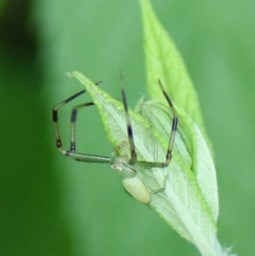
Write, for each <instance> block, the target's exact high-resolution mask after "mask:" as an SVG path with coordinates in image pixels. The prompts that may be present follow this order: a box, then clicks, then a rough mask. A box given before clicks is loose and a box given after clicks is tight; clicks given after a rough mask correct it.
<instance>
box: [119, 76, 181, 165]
mask: <svg viewBox="0 0 255 256" xmlns="http://www.w3.org/2000/svg"><path fill="white" fill-rule="evenodd" d="M158 83H159V86H160V88H161V90H162V93H163V94H164V96H165V98H166V100H167V102H168V105H169V107H170V109H171V111H172V113H173V121H172V126H171V133H170V139H169V143H168V148H167V152H166V160H165V162H164V163H157V162H148V161H139V162H140V163H143V164H146V165H148V167H159V168H164V167H167V166H168V165H169V164H170V162H171V159H172V150H173V145H174V138H175V134H176V130H177V125H178V116H177V113H176V110H175V108H174V105H173V103H172V101H171V99H170V97H169V96H168V95H167V93H166V91H165V90H164V88H163V86H162V83H161V82H160V80H158ZM121 95H122V101H123V105H124V111H125V116H126V122H127V133H128V141H129V146H130V154H131V159H130V161H129V163H130V164H135V163H136V162H137V154H136V151H135V143H134V138H133V129H132V125H131V121H130V117H129V114H128V107H127V100H126V95H125V91H124V90H123V89H122V90H121Z"/></svg>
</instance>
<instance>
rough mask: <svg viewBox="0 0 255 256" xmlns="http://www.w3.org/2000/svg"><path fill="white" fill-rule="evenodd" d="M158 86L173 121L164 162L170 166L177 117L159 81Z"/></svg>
mask: <svg viewBox="0 0 255 256" xmlns="http://www.w3.org/2000/svg"><path fill="white" fill-rule="evenodd" d="M158 83H159V86H160V88H161V90H162V92H163V94H164V96H165V98H166V100H167V103H168V105H169V107H170V109H171V111H172V113H173V121H172V128H171V133H170V139H169V143H168V149H167V152H166V162H165V166H168V165H169V164H170V161H171V159H172V151H173V146H174V138H175V134H176V131H177V126H178V116H177V112H176V110H175V108H174V105H173V103H172V101H171V99H170V97H169V96H168V95H167V93H166V91H165V90H164V88H163V85H162V83H161V81H160V80H158Z"/></svg>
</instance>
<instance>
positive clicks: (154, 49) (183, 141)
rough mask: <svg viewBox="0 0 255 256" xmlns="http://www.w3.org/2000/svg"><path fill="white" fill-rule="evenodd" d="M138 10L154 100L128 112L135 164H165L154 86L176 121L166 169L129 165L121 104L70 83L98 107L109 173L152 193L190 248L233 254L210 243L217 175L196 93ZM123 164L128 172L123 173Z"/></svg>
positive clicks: (165, 128) (160, 32)
mask: <svg viewBox="0 0 255 256" xmlns="http://www.w3.org/2000/svg"><path fill="white" fill-rule="evenodd" d="M141 4H142V10H143V20H144V30H145V55H146V67H147V77H148V90H149V92H150V95H151V97H152V100H151V101H148V102H146V101H143V100H141V101H140V103H139V104H138V106H137V108H136V110H135V111H134V112H130V116H131V121H132V126H133V128H134V139H135V144H136V150H137V153H138V158H139V159H141V160H142V161H148V162H155V161H160V162H163V161H164V157H165V152H166V149H167V145H168V140H167V138H168V137H169V124H170V123H171V120H172V115H171V113H170V112H169V108H168V106H167V104H166V102H165V100H164V99H163V98H162V97H163V96H162V95H163V94H162V92H161V91H160V87H159V86H158V85H157V80H158V79H160V80H161V81H162V82H163V85H164V88H165V90H166V91H167V93H168V94H169V95H170V96H171V99H172V100H173V102H174V105H175V106H176V109H177V113H178V116H179V119H180V125H179V128H178V132H177V136H176V140H175V145H174V152H173V157H172V161H171V163H170V165H169V166H168V167H165V168H154V167H151V166H150V165H148V164H146V163H141V164H139V162H138V165H134V166H129V162H128V158H130V156H129V151H130V149H129V146H128V143H127V140H128V137H127V132H126V118H125V113H124V109H123V106H122V103H121V102H119V101H117V100H115V99H113V98H112V97H111V96H109V95H108V94H106V93H105V92H103V91H102V90H101V89H99V88H98V87H97V86H95V85H94V83H93V82H91V81H90V80H89V79H87V78H86V77H84V76H83V75H81V74H80V73H79V72H72V73H70V76H72V77H74V78H76V79H78V80H79V81H80V82H81V83H82V84H83V85H84V86H85V88H86V91H87V92H88V93H89V94H90V96H91V97H92V100H93V102H94V104H95V105H96V107H97V108H98V111H99V114H100V115H101V117H102V121H103V124H104V126H105V129H106V133H107V135H108V137H109V139H110V141H111V142H112V144H113V145H114V146H115V148H116V152H115V157H114V159H115V160H114V165H115V164H116V159H117V161H119V162H120V164H121V165H119V166H117V168H116V165H115V166H114V169H115V171H116V170H117V171H118V172H119V173H120V174H121V175H123V176H124V179H126V178H129V175H130V173H129V170H131V169H132V168H133V169H135V174H136V175H135V177H136V178H138V180H139V182H141V184H143V185H144V186H145V188H146V189H147V190H148V192H149V194H150V199H149V200H148V202H147V201H146V203H148V204H149V206H150V207H152V208H154V209H155V210H156V211H157V212H158V213H159V214H160V215H161V216H162V217H163V218H164V219H165V220H166V221H167V222H168V223H169V224H170V225H171V226H172V227H173V228H174V229H175V230H176V231H177V232H178V233H179V234H180V235H181V236H182V237H184V238H185V239H187V240H188V241H190V242H192V243H193V244H194V245H195V246H196V247H197V248H198V250H199V251H200V253H201V254H202V255H206V256H214V255H219V256H221V255H226V256H227V255H231V253H230V252H229V250H228V249H225V248H222V246H221V245H220V243H219V242H218V240H217V236H216V231H217V219H218V212H219V207H218V189H217V180H216V172H215V167H214V163H213V159H212V154H211V146H208V144H209V145H210V143H209V139H208V138H207V136H206V133H205V128H204V125H203V121H202V117H201V111H200V107H199V103H198V100H197V96H196V92H195V90H194V88H193V86H192V82H191V80H190V78H189V76H188V74H187V71H186V68H185V65H184V63H183V61H182V59H181V57H180V55H179V53H178V51H177V50H176V48H175V46H174V44H173V42H172V41H171V39H170V38H169V36H168V35H167V33H166V32H165V30H164V29H163V28H162V27H161V25H160V23H159V22H158V20H157V19H156V17H155V15H154V13H153V10H152V8H151V6H150V3H149V1H147V0H142V1H141ZM155 152H157V154H155ZM155 158H156V159H155ZM123 164H124V165H125V166H128V167H127V168H123ZM127 169H128V172H126V171H127ZM126 175H128V176H126ZM129 192H130V191H129ZM142 193H143V191H142V190H139V189H138V190H136V191H135V192H134V194H132V193H131V194H132V195H134V197H135V198H136V195H137V194H138V196H139V194H142ZM140 201H142V200H140Z"/></svg>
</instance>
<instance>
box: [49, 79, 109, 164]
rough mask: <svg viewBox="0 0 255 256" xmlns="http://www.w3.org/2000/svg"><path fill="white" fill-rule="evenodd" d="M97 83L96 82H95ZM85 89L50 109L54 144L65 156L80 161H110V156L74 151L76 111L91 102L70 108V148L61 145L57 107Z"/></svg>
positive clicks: (81, 92)
mask: <svg viewBox="0 0 255 256" xmlns="http://www.w3.org/2000/svg"><path fill="white" fill-rule="evenodd" d="M96 84H98V83H96ZM85 92H86V90H85V89H83V90H81V91H79V92H77V93H76V94H74V95H72V96H71V97H69V98H67V99H65V100H63V101H61V102H60V103H58V104H57V105H56V106H55V107H54V108H53V110H52V119H53V124H54V130H55V136H56V145H57V148H58V149H59V151H60V152H61V153H62V154H63V155H64V156H67V157H71V158H72V159H74V160H76V161H82V162H91V163H110V162H111V158H110V157H105V156H100V155H94V154H86V153H80V152H77V151H76V142H75V127H76V120H77V113H78V110H80V109H81V108H85V107H90V106H93V105H94V103H93V102H86V103H83V104H80V105H77V106H75V107H74V108H73V109H72V114H71V140H70V149H69V150H66V149H64V148H63V146H62V139H61V136H60V131H59V125H58V119H59V118H58V112H59V109H60V108H62V107H63V106H65V105H66V104H67V103H69V102H70V101H72V100H74V99H75V98H77V97H79V96H80V95H82V94H83V93H85Z"/></svg>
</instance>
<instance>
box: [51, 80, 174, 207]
mask: <svg viewBox="0 0 255 256" xmlns="http://www.w3.org/2000/svg"><path fill="white" fill-rule="evenodd" d="M99 83H100V82H97V83H95V85H98V84H99ZM158 84H159V86H160V88H161V91H162V93H163V95H164V97H165V99H166V101H167V103H168V105H169V108H170V110H171V111H172V113H173V119H172V126H171V132H170V137H169V143H168V149H167V151H166V158H165V162H148V161H140V160H138V159H137V153H136V148H135V141H134V136H133V129H132V124H131V119H130V116H129V112H128V105H127V99H126V94H125V91H124V89H123V88H122V89H121V97H122V102H123V107H124V113H123V114H124V115H125V119H126V125H127V126H126V127H127V138H128V144H129V148H130V149H129V150H130V159H129V160H128V161H124V160H123V159H122V158H120V157H117V158H116V157H107V156H101V155H96V154H87V153H81V152H78V151H77V150H76V134H75V127H76V120H77V113H78V110H80V109H81V108H85V107H90V106H93V105H94V103H93V102H92V101H90V102H85V103H82V104H79V105H77V106H75V107H73V109H72V113H71V138H70V148H69V149H68V150H66V149H64V148H63V145H62V139H61V136H60V131H59V125H58V121H59V118H58V112H59V110H60V108H62V107H63V106H65V105H66V104H67V103H69V102H70V101H72V100H74V99H76V98H77V97H79V96H80V95H82V94H84V93H85V92H86V90H85V89H83V90H81V91H79V92H77V93H75V94H74V95H72V96H71V97H69V98H67V99H65V100H63V101H61V102H60V103H58V104H57V105H56V106H55V107H53V110H52V118H53V123H54V130H55V136H56V146H57V148H58V149H59V151H60V152H61V153H62V154H63V155H64V156H66V157H70V158H72V159H74V160H76V161H82V162H89V163H108V164H110V165H111V167H112V169H113V170H115V171H116V172H118V173H119V174H121V175H122V176H123V180H122V183H123V186H124V188H125V189H126V191H127V192H128V193H129V194H130V195H131V196H133V197H134V198H135V199H136V200H138V201H139V202H141V203H144V204H148V203H149V202H150V200H151V194H152V191H150V190H149V189H148V188H147V187H146V185H145V184H144V183H143V182H142V180H141V179H140V178H139V177H138V176H137V169H136V168H137V166H136V164H137V163H139V164H142V165H144V166H146V167H147V168H165V167H167V166H169V164H170V162H171V159H172V150H173V145H174V138H175V134H176V131H177V125H178V116H177V112H176V110H175V108H174V105H173V103H172V101H171V99H170V97H169V96H168V95H167V93H166V91H165V90H164V88H163V85H162V83H161V81H160V80H158Z"/></svg>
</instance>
